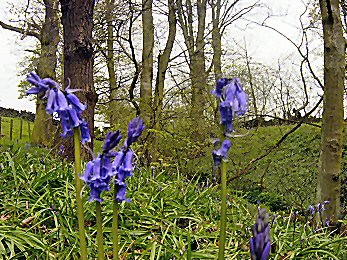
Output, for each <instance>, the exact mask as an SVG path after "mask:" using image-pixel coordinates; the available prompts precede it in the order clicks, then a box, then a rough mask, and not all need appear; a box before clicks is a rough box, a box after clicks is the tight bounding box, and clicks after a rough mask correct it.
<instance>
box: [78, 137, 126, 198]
mask: <svg viewBox="0 0 347 260" xmlns="http://www.w3.org/2000/svg"><path fill="white" fill-rule="evenodd" d="M120 139H121V136H120V134H119V131H117V132H114V133H112V132H110V133H108V134H107V136H106V139H105V142H104V145H103V152H102V154H99V155H98V157H97V158H95V159H94V160H92V161H90V162H88V163H87V165H86V169H85V172H84V175H83V176H80V179H81V180H83V181H84V182H85V183H86V184H87V185H88V186H89V188H90V198H89V201H93V200H96V201H99V202H102V199H101V198H100V195H101V193H102V192H103V191H109V190H110V186H109V183H110V180H111V178H112V177H113V176H114V175H115V174H116V173H115V172H114V170H113V166H112V158H113V157H114V156H115V155H116V153H115V152H111V150H112V149H113V148H114V147H115V146H116V145H118V143H119V141H120Z"/></svg>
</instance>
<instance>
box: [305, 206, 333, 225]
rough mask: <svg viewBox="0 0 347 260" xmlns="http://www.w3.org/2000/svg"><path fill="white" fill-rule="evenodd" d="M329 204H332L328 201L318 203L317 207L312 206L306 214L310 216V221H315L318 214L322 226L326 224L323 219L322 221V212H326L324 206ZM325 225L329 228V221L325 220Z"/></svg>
mask: <svg viewBox="0 0 347 260" xmlns="http://www.w3.org/2000/svg"><path fill="white" fill-rule="evenodd" d="M329 203H330V201H329V200H326V201H323V202H322V203H318V204H317V205H316V207H314V206H312V205H310V206H309V207H308V209H307V212H306V214H307V215H310V220H311V221H313V219H314V216H315V214H316V213H318V215H319V217H320V220H321V222H322V224H324V223H323V219H322V212H323V211H324V210H325V207H324V205H326V204H329ZM325 225H326V226H329V219H326V220H325Z"/></svg>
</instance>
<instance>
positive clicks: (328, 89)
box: [317, 0, 345, 225]
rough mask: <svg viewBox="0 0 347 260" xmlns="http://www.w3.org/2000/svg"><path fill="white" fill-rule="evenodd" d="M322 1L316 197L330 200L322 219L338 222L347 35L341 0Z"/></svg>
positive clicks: (319, 200)
mask: <svg viewBox="0 0 347 260" xmlns="http://www.w3.org/2000/svg"><path fill="white" fill-rule="evenodd" d="M319 3H320V9H321V14H322V23H323V36H324V107H323V109H324V110H323V124H322V147H321V149H322V150H321V168H320V172H319V175H318V188H317V200H318V202H320V203H321V202H323V201H326V200H329V201H330V204H328V205H326V206H325V208H326V210H325V211H323V220H325V219H328V220H329V221H330V223H331V224H333V225H335V224H336V223H337V220H338V219H339V217H340V189H341V179H340V178H341V176H340V173H341V155H342V144H343V90H344V84H345V39H344V37H343V30H342V23H341V19H340V7H339V1H338V0H330V1H327V0H320V1H319Z"/></svg>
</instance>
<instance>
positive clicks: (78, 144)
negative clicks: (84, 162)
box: [73, 128, 87, 260]
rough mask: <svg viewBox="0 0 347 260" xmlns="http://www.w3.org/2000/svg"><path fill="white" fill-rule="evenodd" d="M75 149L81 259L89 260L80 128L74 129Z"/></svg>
mask: <svg viewBox="0 0 347 260" xmlns="http://www.w3.org/2000/svg"><path fill="white" fill-rule="evenodd" d="M73 131H74V147H75V181H76V203H77V219H78V233H79V238H80V251H81V259H82V260H87V243H86V237H85V231H84V215H83V201H82V198H81V190H82V180H81V179H80V178H79V176H78V175H79V174H80V173H81V135H80V130H79V129H78V128H74V130H73Z"/></svg>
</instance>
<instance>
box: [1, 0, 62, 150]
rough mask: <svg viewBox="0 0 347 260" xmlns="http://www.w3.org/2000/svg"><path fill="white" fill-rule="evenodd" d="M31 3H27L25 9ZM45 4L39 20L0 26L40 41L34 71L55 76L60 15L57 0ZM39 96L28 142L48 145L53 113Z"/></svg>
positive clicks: (49, 143) (46, 1)
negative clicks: (17, 24)
mask: <svg viewBox="0 0 347 260" xmlns="http://www.w3.org/2000/svg"><path fill="white" fill-rule="evenodd" d="M29 4H30V2H28V6H27V8H26V9H28V7H29ZM43 4H44V6H45V14H44V15H45V17H44V21H43V22H42V24H41V23H39V22H36V21H34V19H28V20H27V21H24V24H26V27H27V28H26V29H24V28H21V27H17V26H12V25H10V24H6V23H4V22H1V21H0V26H2V27H3V28H4V29H7V30H11V31H14V32H18V33H21V34H22V35H23V36H22V38H24V37H25V36H33V37H35V38H36V39H37V40H38V41H39V42H40V50H39V52H40V54H39V57H38V62H37V71H36V72H37V74H38V75H39V76H40V77H41V78H47V77H49V78H52V79H55V78H56V67H57V51H58V43H59V40H60V39H59V18H58V0H43ZM42 97H43V96H42V95H41V96H38V97H37V100H36V115H35V122H34V128H33V132H32V135H31V140H30V141H31V143H32V144H33V145H39V146H46V147H48V146H50V145H51V139H52V133H53V121H52V116H51V115H48V114H47V113H46V111H45V107H46V104H45V102H46V101H45V100H42Z"/></svg>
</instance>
